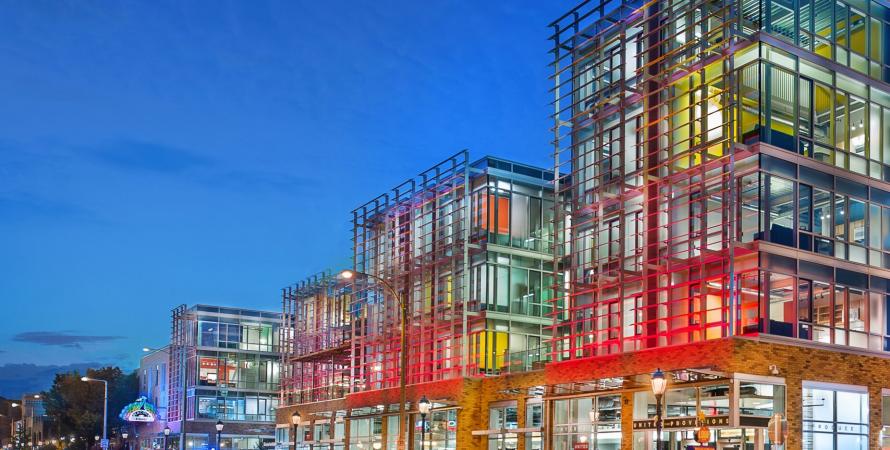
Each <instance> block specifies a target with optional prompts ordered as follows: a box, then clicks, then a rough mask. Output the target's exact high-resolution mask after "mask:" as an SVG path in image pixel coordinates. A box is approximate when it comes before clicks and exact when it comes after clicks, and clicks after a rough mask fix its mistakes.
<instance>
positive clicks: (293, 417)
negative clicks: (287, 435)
mask: <svg viewBox="0 0 890 450" xmlns="http://www.w3.org/2000/svg"><path fill="white" fill-rule="evenodd" d="M302 420H303V417H302V416H300V412H299V411H294V413H293V414H291V415H290V423H292V424H293V425H294V450H297V427H298V426H300V422H301V421H302Z"/></svg>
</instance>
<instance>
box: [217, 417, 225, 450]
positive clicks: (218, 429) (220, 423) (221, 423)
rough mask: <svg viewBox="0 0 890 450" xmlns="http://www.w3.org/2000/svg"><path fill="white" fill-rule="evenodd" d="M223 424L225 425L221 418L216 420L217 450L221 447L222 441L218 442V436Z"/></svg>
mask: <svg viewBox="0 0 890 450" xmlns="http://www.w3.org/2000/svg"><path fill="white" fill-rule="evenodd" d="M223 426H225V425H224V424H223V421H222V420H217V421H216V448H217V450H219V449H221V448H222V443H221V442H220V440H219V438H220V436H222V430H223Z"/></svg>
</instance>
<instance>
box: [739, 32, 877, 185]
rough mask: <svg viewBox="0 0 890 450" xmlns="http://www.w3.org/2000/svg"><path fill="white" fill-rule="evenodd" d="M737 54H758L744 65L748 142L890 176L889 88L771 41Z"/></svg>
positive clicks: (742, 111)
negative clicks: (849, 74)
mask: <svg viewBox="0 0 890 450" xmlns="http://www.w3.org/2000/svg"><path fill="white" fill-rule="evenodd" d="M757 58H760V59H757ZM738 60H739V62H740V63H744V62H746V61H752V62H750V63H747V64H746V65H744V66H743V67H741V68H740V69H739V70H738V74H739V77H738V78H739V81H738V83H739V85H738V90H739V98H740V101H739V118H740V120H739V121H738V126H739V130H738V132H739V135H740V136H741V140H742V142H744V143H748V144H750V143H753V142H756V141H763V142H767V143H770V144H772V145H774V146H776V147H779V148H782V149H784V150H788V151H791V152H795V153H798V154H801V155H804V156H806V157H809V158H813V159H815V160H817V161H819V162H822V163H825V164H829V165H833V166H836V167H840V168H843V169H845V170H850V171H853V172H856V173H860V174H863V175H867V176H869V177H872V178H876V179H881V180H884V181H890V94H888V93H887V92H884V91H882V90H880V89H878V88H876V87H874V86H868V85H867V84H865V83H862V82H861V81H858V80H855V79H853V78H850V77H848V76H845V75H843V74H839V73H835V72H831V71H829V70H827V69H825V68H823V67H820V66H819V65H817V64H814V63H811V62H809V61H806V60H804V59H799V58H797V57H796V56H794V55H791V54H789V53H786V52H783V51H781V50H779V49H776V48H774V47H770V46H769V45H767V44H760V45H754V46H752V47H749V48H748V49H745V50H743V51H741V52H739V56H738Z"/></svg>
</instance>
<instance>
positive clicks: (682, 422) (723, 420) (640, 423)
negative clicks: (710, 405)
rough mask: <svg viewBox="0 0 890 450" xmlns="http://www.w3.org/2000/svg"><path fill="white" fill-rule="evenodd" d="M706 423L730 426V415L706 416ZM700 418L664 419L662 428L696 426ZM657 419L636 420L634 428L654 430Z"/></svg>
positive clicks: (712, 425)
mask: <svg viewBox="0 0 890 450" xmlns="http://www.w3.org/2000/svg"><path fill="white" fill-rule="evenodd" d="M703 424H704V425H707V426H709V427H714V426H718V427H720V426H723V427H725V426H728V425H729V416H710V417H705V420H704V421H703ZM698 426H699V424H698V420H697V419H696V418H695V417H672V418H666V419H664V420H663V421H662V428H665V429H667V428H696V427H698ZM654 429H655V420H634V430H654Z"/></svg>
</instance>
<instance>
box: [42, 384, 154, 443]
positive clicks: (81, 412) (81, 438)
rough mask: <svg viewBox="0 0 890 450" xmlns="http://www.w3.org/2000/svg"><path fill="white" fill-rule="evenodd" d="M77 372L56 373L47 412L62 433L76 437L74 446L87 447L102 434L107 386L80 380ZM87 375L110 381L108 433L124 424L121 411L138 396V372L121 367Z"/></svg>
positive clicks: (47, 394) (47, 402)
mask: <svg viewBox="0 0 890 450" xmlns="http://www.w3.org/2000/svg"><path fill="white" fill-rule="evenodd" d="M82 376H83V375H82V374H80V373H78V372H77V371H74V372H68V373H61V374H57V375H56V378H55V380H54V381H53V385H52V388H50V390H49V391H48V392H45V393H44V401H45V403H44V404H45V407H46V414H47V415H48V416H49V417H50V418H51V419H52V420H53V422H54V425H55V426H56V427H57V428H58V429H57V430H54V431H55V433H53V434H57V433H58V434H59V435H60V436H76V437H77V440H76V441H75V443H74V445H73V446H72V447H71V448H72V449H74V450H86V448H87V447H88V446H89V445H92V444H93V443H94V442H95V439H94V436H96V435H101V434H102V407H103V400H104V387H103V384H102V383H96V382H84V381H81V377H82ZM86 376H88V377H90V378H95V379H99V380H106V381H108V436H109V438H110V437H111V436H112V430H114V429H117V428H119V427H120V426H121V425H122V424H123V423H122V421H121V420H120V418H118V413H119V412H120V410H121V409H122V408H123V407H124V406H125V405H126V404H127V403H130V402H132V401H133V400H135V399H136V396H137V395H138V387H139V383H138V380H137V377H136V372H131V373H128V374H125V373H124V372H123V371H121V369H120V368H118V367H103V368H101V369H88V370H87V373H86Z"/></svg>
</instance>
